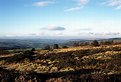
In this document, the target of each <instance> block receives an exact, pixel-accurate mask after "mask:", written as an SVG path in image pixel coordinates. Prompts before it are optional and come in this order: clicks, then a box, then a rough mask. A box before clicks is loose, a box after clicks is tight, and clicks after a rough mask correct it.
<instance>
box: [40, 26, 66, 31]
mask: <svg viewBox="0 0 121 82" xmlns="http://www.w3.org/2000/svg"><path fill="white" fill-rule="evenodd" d="M42 29H43V30H49V31H63V30H66V29H65V28H64V27H61V26H47V27H45V28H42Z"/></svg>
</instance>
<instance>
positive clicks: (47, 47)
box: [43, 45, 51, 50]
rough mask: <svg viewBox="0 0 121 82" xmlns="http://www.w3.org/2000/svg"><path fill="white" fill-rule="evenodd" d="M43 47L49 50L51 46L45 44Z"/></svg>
mask: <svg viewBox="0 0 121 82" xmlns="http://www.w3.org/2000/svg"><path fill="white" fill-rule="evenodd" d="M43 49H44V50H50V49H51V48H50V45H46V46H45V47H44V48H43Z"/></svg>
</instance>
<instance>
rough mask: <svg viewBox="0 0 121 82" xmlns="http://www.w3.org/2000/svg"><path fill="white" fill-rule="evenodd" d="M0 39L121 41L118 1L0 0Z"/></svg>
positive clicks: (120, 6)
mask: <svg viewBox="0 0 121 82" xmlns="http://www.w3.org/2000/svg"><path fill="white" fill-rule="evenodd" d="M0 36H79V37H80V36H81V37H120V36H121V0H0Z"/></svg>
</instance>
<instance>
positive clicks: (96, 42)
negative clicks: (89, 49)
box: [91, 40, 99, 46]
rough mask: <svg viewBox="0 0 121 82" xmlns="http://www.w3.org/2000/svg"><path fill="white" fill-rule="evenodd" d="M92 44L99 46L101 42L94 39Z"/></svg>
mask: <svg viewBox="0 0 121 82" xmlns="http://www.w3.org/2000/svg"><path fill="white" fill-rule="evenodd" d="M91 45H92V46H99V43H98V41H97V40H94V41H93V42H92V43H91Z"/></svg>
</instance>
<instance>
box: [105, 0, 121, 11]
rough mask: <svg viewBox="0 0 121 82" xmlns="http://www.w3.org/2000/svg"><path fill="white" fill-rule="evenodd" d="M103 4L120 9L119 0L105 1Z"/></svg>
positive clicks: (120, 3)
mask: <svg viewBox="0 0 121 82" xmlns="http://www.w3.org/2000/svg"><path fill="white" fill-rule="evenodd" d="M104 4H106V5H108V6H112V7H116V9H121V0H107V1H106V2H104Z"/></svg>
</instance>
